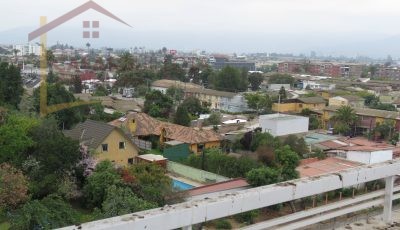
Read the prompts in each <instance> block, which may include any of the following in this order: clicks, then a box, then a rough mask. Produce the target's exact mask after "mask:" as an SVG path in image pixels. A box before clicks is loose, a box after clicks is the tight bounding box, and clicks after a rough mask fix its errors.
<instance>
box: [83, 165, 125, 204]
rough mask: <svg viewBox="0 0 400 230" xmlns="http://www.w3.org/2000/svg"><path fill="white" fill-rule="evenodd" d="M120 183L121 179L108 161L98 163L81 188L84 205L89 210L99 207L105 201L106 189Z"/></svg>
mask: <svg viewBox="0 0 400 230" xmlns="http://www.w3.org/2000/svg"><path fill="white" fill-rule="evenodd" d="M121 183H122V180H121V177H120V175H119V174H118V172H117V171H116V169H115V168H114V166H113V164H112V163H111V162H110V161H103V162H100V163H99V164H98V165H97V166H96V168H95V170H94V171H93V174H92V175H90V176H89V177H88V178H87V182H86V184H85V186H84V187H83V195H84V197H85V202H86V205H87V206H88V207H91V208H93V207H101V205H102V203H103V202H104V201H105V199H106V195H107V189H108V188H110V187H111V186H112V185H119V184H121Z"/></svg>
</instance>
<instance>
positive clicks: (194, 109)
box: [181, 97, 209, 117]
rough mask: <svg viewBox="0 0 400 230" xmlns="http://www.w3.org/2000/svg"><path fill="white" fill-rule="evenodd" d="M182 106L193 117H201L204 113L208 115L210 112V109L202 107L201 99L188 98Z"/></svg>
mask: <svg viewBox="0 0 400 230" xmlns="http://www.w3.org/2000/svg"><path fill="white" fill-rule="evenodd" d="M181 106H184V107H186V109H187V111H188V112H189V113H190V114H191V115H192V116H196V117H197V116H199V115H200V114H202V113H208V112H209V110H208V108H205V107H203V106H202V105H201V102H200V100H199V99H197V98H195V97H188V98H186V99H185V100H184V101H183V102H182V104H181Z"/></svg>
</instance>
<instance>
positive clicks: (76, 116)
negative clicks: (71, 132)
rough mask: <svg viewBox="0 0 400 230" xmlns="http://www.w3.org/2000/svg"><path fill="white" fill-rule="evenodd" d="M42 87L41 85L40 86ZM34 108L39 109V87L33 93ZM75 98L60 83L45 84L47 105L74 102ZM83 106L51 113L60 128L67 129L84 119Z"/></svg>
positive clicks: (37, 110)
mask: <svg viewBox="0 0 400 230" xmlns="http://www.w3.org/2000/svg"><path fill="white" fill-rule="evenodd" d="M40 87H43V86H40ZM33 96H34V102H33V104H34V108H35V110H36V112H39V111H40V88H37V89H36V90H35V91H34V93H33ZM76 101H77V100H76V98H75V97H74V95H73V94H72V93H70V92H68V91H67V90H66V89H65V87H64V86H63V85H61V84H49V85H47V103H48V105H57V104H62V103H71V102H76ZM83 108H85V107H74V108H67V109H64V110H61V111H58V112H55V113H53V114H51V115H54V117H55V118H56V119H57V121H58V125H59V127H60V128H64V129H69V128H71V127H72V126H73V125H75V124H77V123H79V122H81V121H82V120H83V119H84V110H83Z"/></svg>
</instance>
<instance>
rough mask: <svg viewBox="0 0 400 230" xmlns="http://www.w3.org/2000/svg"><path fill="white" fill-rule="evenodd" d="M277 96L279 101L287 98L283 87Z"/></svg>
mask: <svg viewBox="0 0 400 230" xmlns="http://www.w3.org/2000/svg"><path fill="white" fill-rule="evenodd" d="M279 96H280V99H281V100H285V99H286V98H287V95H286V90H285V87H283V86H282V87H281V89H280V90H279Z"/></svg>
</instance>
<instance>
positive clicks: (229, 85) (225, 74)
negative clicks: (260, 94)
mask: <svg viewBox="0 0 400 230" xmlns="http://www.w3.org/2000/svg"><path fill="white" fill-rule="evenodd" d="M247 86H248V81H247V76H246V77H244V76H243V75H242V72H241V70H240V69H237V68H234V67H231V66H226V67H224V68H223V69H222V70H221V71H219V72H218V75H217V77H216V82H215V88H216V89H217V90H222V91H228V92H238V91H239V92H243V91H246V90H247Z"/></svg>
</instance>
